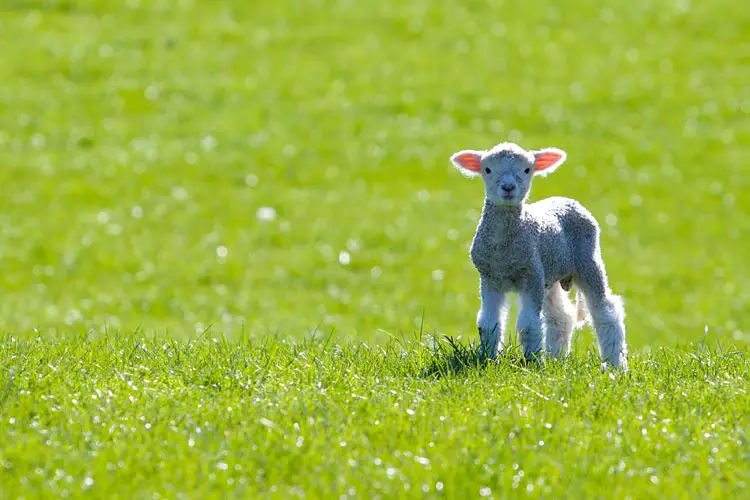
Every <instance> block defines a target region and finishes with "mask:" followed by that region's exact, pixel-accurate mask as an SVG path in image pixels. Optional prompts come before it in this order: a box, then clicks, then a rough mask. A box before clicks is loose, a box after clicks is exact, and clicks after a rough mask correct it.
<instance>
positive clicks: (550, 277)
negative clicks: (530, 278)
mask: <svg viewBox="0 0 750 500" xmlns="http://www.w3.org/2000/svg"><path fill="white" fill-rule="evenodd" d="M562 264H563V263H558V265H550V266H545V269H544V287H545V288H550V287H551V286H552V285H553V284H554V283H555V282H556V281H560V280H565V279H568V278H570V276H571V272H570V270H569V269H568V266H565V265H562Z"/></svg>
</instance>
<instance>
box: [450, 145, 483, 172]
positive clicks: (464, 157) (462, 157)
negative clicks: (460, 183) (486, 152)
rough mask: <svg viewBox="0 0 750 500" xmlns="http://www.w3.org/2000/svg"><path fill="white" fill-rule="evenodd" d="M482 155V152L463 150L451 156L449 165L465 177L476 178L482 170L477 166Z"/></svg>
mask: <svg viewBox="0 0 750 500" xmlns="http://www.w3.org/2000/svg"><path fill="white" fill-rule="evenodd" d="M482 154H483V153H482V151H473V150H471V149H465V150H463V151H459V152H458V153H456V154H454V155H453V156H451V163H453V165H455V166H456V168H457V169H458V170H460V171H461V173H462V174H464V175H465V176H467V177H476V176H477V175H479V173H480V171H481V169H482V168H481V166H480V164H479V162H480V161H481V160H482Z"/></svg>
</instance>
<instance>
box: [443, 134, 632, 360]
mask: <svg viewBox="0 0 750 500" xmlns="http://www.w3.org/2000/svg"><path fill="white" fill-rule="evenodd" d="M566 156H567V155H566V153H565V152H564V151H562V150H560V149H557V148H546V149H542V150H538V151H526V150H525V149H523V148H522V147H520V146H519V145H517V144H514V143H509V142H505V143H501V144H498V145H496V146H495V147H493V148H492V149H490V150H489V151H474V150H464V151H460V152H458V153H455V154H454V155H453V156H452V157H451V162H452V163H453V164H454V166H455V167H457V168H458V169H459V171H461V172H462V173H463V174H464V175H466V176H468V177H477V176H481V177H482V179H483V181H484V186H485V200H484V208H483V210H482V215H481V218H480V220H479V224H478V226H477V230H476V234H475V236H474V240H473V242H472V246H471V251H470V256H471V261H472V264H473V265H474V267H475V268H476V269H477V271H478V272H479V293H480V297H481V307H480V309H479V312H478V314H477V329H478V330H479V336H480V340H481V347H480V354H482V355H485V356H488V357H490V358H494V357H496V356H497V354H498V353H499V351H500V350H501V348H502V346H503V344H504V330H505V326H504V325H505V323H506V321H507V315H508V303H507V297H506V296H507V294H508V293H511V292H515V293H518V294H519V295H520V303H521V309H520V311H519V315H518V321H517V325H516V329H517V331H518V336H519V343H520V344H521V348H522V349H523V353H524V357H525V358H526V359H532V358H535V357H538V356H542V355H543V354H545V353H546V354H547V355H549V356H551V357H553V358H562V357H564V356H566V355H567V354H568V353H569V351H570V341H571V336H572V334H573V331H574V329H576V328H579V327H581V326H582V325H583V324H585V321H578V315H579V313H581V312H584V308H585V310H586V311H588V314H589V318H588V319H589V320H592V322H593V326H594V330H595V331H596V336H597V339H598V342H599V352H600V355H601V357H602V358H603V361H604V366H605V367H607V366H610V365H611V366H613V367H615V368H618V369H622V370H627V363H628V361H627V356H628V353H627V345H626V341H625V324H624V320H625V310H624V307H623V301H622V298H621V297H620V296H618V295H614V294H613V293H612V291H611V290H610V288H609V284H608V280H607V273H606V270H605V268H604V262H603V260H602V256H601V249H600V244H599V235H600V229H599V225H598V223H597V221H596V219H595V218H594V216H593V215H592V214H591V213H590V212H589V211H588V210H586V209H585V208H584V207H583V206H582V205H581V204H580V203H579V202H578V201H576V200H573V199H570V198H563V197H551V198H547V199H544V200H541V201H538V202H535V203H526V200H527V198H528V195H529V190H530V188H531V180H532V177H534V176H537V175H539V176H546V175H548V174H550V173H552V172H553V171H554V170H555V169H557V168H558V167H559V166H560V165H561V164H562V163H563V162H564V161H565V159H566ZM572 286H575V288H576V300H577V302H578V306H579V307H578V310H577V309H576V307H575V306H574V305H573V304H572V303H571V301H570V298H569V296H568V292H569V291H570V289H571V288H572ZM581 292H582V295H583V296H582V297H581ZM581 299H584V300H583V301H582V300H581ZM542 323H544V330H543V329H542ZM545 340H546V341H545Z"/></svg>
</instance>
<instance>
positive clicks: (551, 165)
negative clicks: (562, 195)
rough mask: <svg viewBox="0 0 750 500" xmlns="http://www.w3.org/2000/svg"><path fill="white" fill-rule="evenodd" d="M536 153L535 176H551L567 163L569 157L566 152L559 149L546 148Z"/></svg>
mask: <svg viewBox="0 0 750 500" xmlns="http://www.w3.org/2000/svg"><path fill="white" fill-rule="evenodd" d="M533 153H534V175H541V176H542V177H544V176H545V175H548V174H551V173H552V172H554V171H555V169H557V167H559V166H560V165H562V164H563V163H564V162H565V158H566V157H567V155H566V154H565V151H563V150H562V149H557V148H545V149H540V150H539V151H533Z"/></svg>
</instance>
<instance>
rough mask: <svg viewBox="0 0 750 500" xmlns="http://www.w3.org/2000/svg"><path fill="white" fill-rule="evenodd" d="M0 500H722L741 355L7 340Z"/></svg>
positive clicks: (739, 444)
mask: <svg viewBox="0 0 750 500" xmlns="http://www.w3.org/2000/svg"><path fill="white" fill-rule="evenodd" d="M0 347H2V351H0V352H2V358H0V366H2V372H1V373H2V380H0V383H2V392H1V393H0V402H1V404H2V406H1V407H0V421H1V422H2V426H0V442H2V449H1V451H0V479H1V481H0V484H1V485H2V493H3V494H2V496H3V498H20V497H24V498H37V497H49V496H60V495H68V496H73V497H77V496H80V495H82V494H83V493H86V494H87V495H88V496H93V497H106V498H145V497H149V498H153V497H158V498H162V497H164V498H179V497H182V496H185V497H192V498H196V497H200V498H204V497H225V496H226V495H227V494H231V495H234V496H237V497H248V496H251V497H254V496H269V495H270V496H271V497H274V498H293V497H303V496H304V497H306V498H332V497H339V496H349V497H356V498H378V497H383V498H393V497H399V498H400V497H406V498H416V497H423V496H436V495H441V496H446V497H449V498H458V497H478V496H486V497H494V498H505V497H507V496H509V495H513V496H521V495H523V496H524V497H530V498H534V497H544V498H560V497H563V496H565V497H578V498H652V497H655V496H660V497H668V498H686V497H694V498H695V497H698V498H719V497H720V498H728V497H733V496H738V495H739V494H740V493H741V491H744V490H745V489H746V488H747V483H748V481H750V465H748V464H750V460H749V459H750V446H749V444H748V436H747V421H748V416H749V415H748V413H749V412H750V410H748V408H750V397H749V396H748V393H747V386H748V368H750V363H749V360H748V355H747V353H746V352H745V351H740V350H735V349H719V348H713V349H712V348H705V349H703V350H699V349H697V348H696V347H695V346H690V347H685V348H679V349H659V350H656V351H654V352H652V353H651V354H648V355H642V354H636V355H634V356H633V358H632V364H631V367H632V371H631V372H629V373H627V374H619V375H614V374H612V373H602V371H601V369H600V366H599V362H598V359H597V358H596V356H594V355H589V353H593V344H592V345H591V346H590V349H589V350H579V351H578V353H577V355H575V356H574V357H572V358H570V359H568V360H566V361H565V362H562V363H559V362H546V363H543V364H526V363H524V362H523V361H522V358H521V356H519V355H518V353H517V350H516V352H514V349H511V352H510V354H509V355H507V356H503V357H501V358H500V359H499V360H498V361H496V362H490V363H483V362H479V361H478V360H477V359H476V357H474V355H473V352H474V350H475V349H476V346H467V345H466V344H463V343H457V342H456V341H455V340H452V339H435V338H432V337H428V336H426V335H425V338H423V340H422V342H419V340H418V339H417V340H406V341H401V342H397V341H391V342H388V343H385V344H382V345H369V344H366V343H361V342H359V343H351V344H337V343H335V342H334V341H332V340H331V339H329V340H328V342H326V341H325V340H320V339H319V340H314V339H308V340H306V341H300V342H289V341H286V340H281V339H278V338H272V337H267V338H263V339H252V338H248V339H245V340H243V341H230V340H226V339H221V338H212V337H211V336H210V334H209V335H207V336H205V337H203V338H202V339H199V340H194V341H190V342H183V341H175V340H171V339H169V338H143V337H140V336H137V335H136V336H129V335H110V336H97V337H95V338H87V337H85V336H80V337H72V338H65V339H60V340H57V341H49V340H43V339H41V338H40V339H27V340H17V339H13V338H11V337H10V336H5V337H4V338H3V340H2V344H1V345H0Z"/></svg>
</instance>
